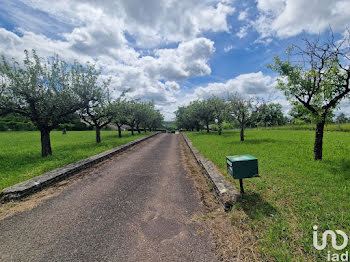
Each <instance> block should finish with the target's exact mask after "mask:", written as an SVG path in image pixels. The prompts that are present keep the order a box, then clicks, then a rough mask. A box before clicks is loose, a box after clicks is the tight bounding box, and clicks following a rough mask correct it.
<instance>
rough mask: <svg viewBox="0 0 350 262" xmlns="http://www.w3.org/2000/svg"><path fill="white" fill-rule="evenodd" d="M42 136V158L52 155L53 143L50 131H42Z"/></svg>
mask: <svg viewBox="0 0 350 262" xmlns="http://www.w3.org/2000/svg"><path fill="white" fill-rule="evenodd" d="M40 134H41V156H42V157H47V156H51V155H52V150H51V141H50V130H48V129H42V130H40Z"/></svg>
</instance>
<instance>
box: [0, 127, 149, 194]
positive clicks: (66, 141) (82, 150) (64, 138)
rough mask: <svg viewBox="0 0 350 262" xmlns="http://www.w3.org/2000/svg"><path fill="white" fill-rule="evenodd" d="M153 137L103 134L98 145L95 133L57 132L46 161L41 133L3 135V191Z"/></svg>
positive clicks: (0, 173) (0, 155)
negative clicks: (127, 144)
mask: <svg viewBox="0 0 350 262" xmlns="http://www.w3.org/2000/svg"><path fill="white" fill-rule="evenodd" d="M149 134H150V133H146V134H144V133H141V134H140V135H139V134H137V132H136V134H135V136H131V135H130V132H124V133H123V137H122V138H118V134H117V132H116V131H101V139H102V142H101V143H100V144H96V142H95V131H68V132H67V134H66V135H62V132H60V131H53V132H51V146H52V151H53V155H52V156H50V157H47V158H42V157H41V145H40V133H39V132H37V131H23V132H0V148H1V151H0V190H2V189H4V188H6V187H9V186H12V185H14V184H16V183H19V182H22V181H25V180H28V179H30V178H33V177H35V176H38V175H41V174H43V173H45V172H47V171H50V170H53V169H56V168H58V167H62V166H65V165H67V164H70V163H73V162H76V161H79V160H81V159H84V158H87V157H89V156H92V155H95V154H98V153H101V152H104V151H106V150H108V149H111V148H114V147H117V146H120V145H122V144H125V143H127V142H130V141H132V140H135V139H137V138H140V137H143V136H145V135H149Z"/></svg>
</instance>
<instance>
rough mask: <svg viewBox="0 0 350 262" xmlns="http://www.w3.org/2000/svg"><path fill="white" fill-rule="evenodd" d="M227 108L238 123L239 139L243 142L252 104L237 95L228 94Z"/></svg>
mask: <svg viewBox="0 0 350 262" xmlns="http://www.w3.org/2000/svg"><path fill="white" fill-rule="evenodd" d="M228 107H229V112H230V114H231V116H232V117H233V118H234V119H235V120H237V121H238V123H239V126H240V130H241V131H240V138H241V141H244V129H245V126H246V123H247V120H248V118H249V116H250V113H251V108H252V103H251V100H250V99H248V98H244V97H243V96H241V95H239V94H238V93H235V94H230V95H229V97H228Z"/></svg>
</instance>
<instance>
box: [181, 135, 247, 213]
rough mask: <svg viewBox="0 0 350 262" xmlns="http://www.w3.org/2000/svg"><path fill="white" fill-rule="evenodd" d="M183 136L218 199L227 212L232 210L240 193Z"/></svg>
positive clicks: (184, 136)
mask: <svg viewBox="0 0 350 262" xmlns="http://www.w3.org/2000/svg"><path fill="white" fill-rule="evenodd" d="M182 136H183V138H184V140H185V141H186V144H187V145H188V147H189V148H190V150H191V152H192V154H193V155H194V157H195V159H196V161H197V163H198V164H199V166H200V167H201V168H202V173H203V174H204V175H205V177H206V178H207V179H208V180H209V182H210V183H211V184H212V185H213V189H214V193H215V196H216V198H217V199H218V201H219V202H220V203H221V204H222V205H223V207H224V209H225V211H229V210H231V209H232V207H233V205H234V203H235V202H236V201H237V200H239V199H240V198H241V195H240V193H239V192H238V191H237V190H236V189H235V188H234V186H233V185H232V184H230V183H229V182H228V181H227V180H226V179H225V177H224V176H223V175H222V174H221V173H220V171H219V170H218V169H217V167H216V166H215V165H214V163H213V162H211V161H210V160H209V159H207V158H205V157H203V156H202V155H201V154H200V152H199V151H198V149H197V148H196V147H194V146H193V144H192V142H191V140H190V139H188V137H187V136H186V135H185V134H184V133H182Z"/></svg>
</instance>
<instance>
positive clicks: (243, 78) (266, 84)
mask: <svg viewBox="0 0 350 262" xmlns="http://www.w3.org/2000/svg"><path fill="white" fill-rule="evenodd" d="M275 85H276V83H275V79H274V78H272V77H271V76H267V75H264V74H263V73H262V72H257V73H248V74H241V75H239V76H237V77H235V78H232V79H229V80H227V81H226V82H215V83H209V84H207V85H206V86H204V87H199V88H197V89H196V90H195V91H194V93H193V95H192V97H193V99H203V98H208V97H210V96H211V95H216V96H219V97H226V96H227V94H229V93H234V92H238V93H240V94H242V95H246V96H259V95H268V94H272V93H273V92H275V88H274V87H275Z"/></svg>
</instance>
